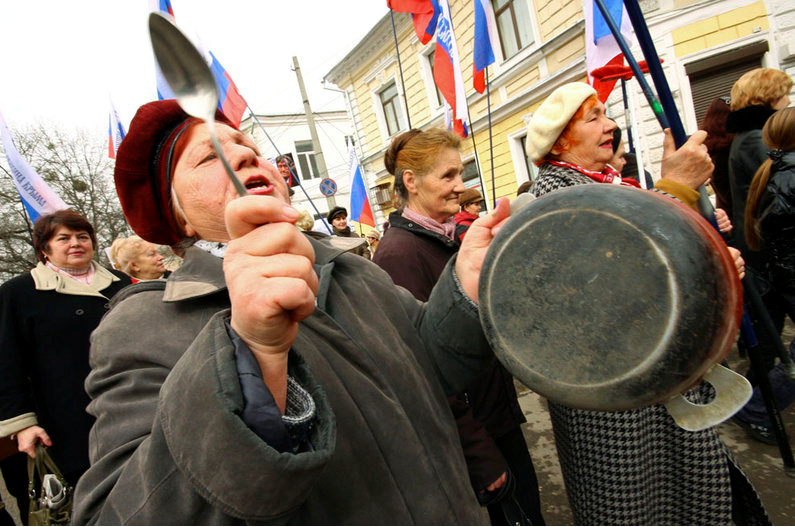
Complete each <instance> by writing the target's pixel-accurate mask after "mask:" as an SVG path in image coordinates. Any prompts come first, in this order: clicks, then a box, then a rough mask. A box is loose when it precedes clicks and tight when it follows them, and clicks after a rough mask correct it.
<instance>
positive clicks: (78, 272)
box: [45, 261, 94, 285]
mask: <svg viewBox="0 0 795 527" xmlns="http://www.w3.org/2000/svg"><path fill="white" fill-rule="evenodd" d="M45 265H46V266H47V267H49V268H50V269H52V270H53V271H55V272H56V273H58V274H62V275H64V276H68V277H69V278H72V279H74V280H77V281H78V282H80V283H81V284H85V285H91V279H92V278H94V266H93V265H91V264H88V267H86V268H85V269H67V268H66V267H58V266H57V265H55V264H53V263H51V262H49V261H47V263H46V264H45Z"/></svg>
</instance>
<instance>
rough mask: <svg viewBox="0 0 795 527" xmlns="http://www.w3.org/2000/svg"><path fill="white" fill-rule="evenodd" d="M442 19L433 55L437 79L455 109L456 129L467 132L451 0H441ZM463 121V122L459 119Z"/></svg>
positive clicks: (437, 31) (466, 111)
mask: <svg viewBox="0 0 795 527" xmlns="http://www.w3.org/2000/svg"><path fill="white" fill-rule="evenodd" d="M439 6H440V7H441V12H440V13H439V23H438V24H437V26H436V51H435V55H434V58H433V80H434V82H435V83H436V86H437V87H438V88H439V91H440V92H442V95H443V96H444V99H445V100H446V101H447V104H449V105H450V107H451V108H452V109H453V117H452V121H453V129H454V130H456V132H457V133H458V134H459V135H461V136H462V137H466V135H464V131H465V130H466V126H465V125H464V122H463V121H464V120H465V118H466V117H467V115H468V110H467V97H466V92H465V90H464V77H463V75H462V74H461V61H460V60H459V59H458V45H457V44H456V42H455V33H453V19H452V17H451V16H450V5H449V4H448V3H447V0H440V1H439ZM459 121H460V122H459Z"/></svg>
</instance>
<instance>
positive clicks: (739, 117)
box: [726, 106, 776, 134]
mask: <svg viewBox="0 0 795 527" xmlns="http://www.w3.org/2000/svg"><path fill="white" fill-rule="evenodd" d="M774 113H776V110H774V109H773V108H771V107H769V106H746V107H745V108H742V109H740V110H735V111H733V112H730V113H729V117H727V118H726V131H727V132H730V133H733V134H737V133H741V132H747V131H748V130H761V129H762V128H763V127H764V126H765V123H766V122H767V120H768V119H769V118H770V116H771V115H773V114H774Z"/></svg>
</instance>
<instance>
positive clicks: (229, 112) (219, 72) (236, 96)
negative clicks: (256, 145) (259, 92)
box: [208, 51, 248, 126]
mask: <svg viewBox="0 0 795 527" xmlns="http://www.w3.org/2000/svg"><path fill="white" fill-rule="evenodd" d="M208 53H209V55H210V60H209V61H208V64H209V65H210V70H211V71H212V72H213V76H214V77H215V84H216V86H217V87H218V109H219V110H221V111H222V112H223V113H224V115H226V117H227V118H228V119H229V120H230V121H232V122H233V123H234V124H235V126H240V121H242V120H243V114H244V113H245V112H246V107H247V106H248V105H247V104H246V100H245V99H243V96H242V95H240V92H239V91H237V86H236V85H235V82H234V81H233V80H232V77H230V76H229V73H227V71H226V70H225V69H224V67H223V66H221V63H220V62H218V59H217V58H215V55H213V53H212V51H210V52H208Z"/></svg>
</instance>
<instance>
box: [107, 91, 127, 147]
mask: <svg viewBox="0 0 795 527" xmlns="http://www.w3.org/2000/svg"><path fill="white" fill-rule="evenodd" d="M108 121H109V122H108V157H109V158H111V159H116V151H117V150H118V149H119V145H120V144H121V140H122V139H124V136H125V135H127V134H126V133H125V132H124V126H123V125H122V124H121V120H120V119H119V114H118V113H117V112H116V107H115V106H113V101H110V116H109V118H108Z"/></svg>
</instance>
